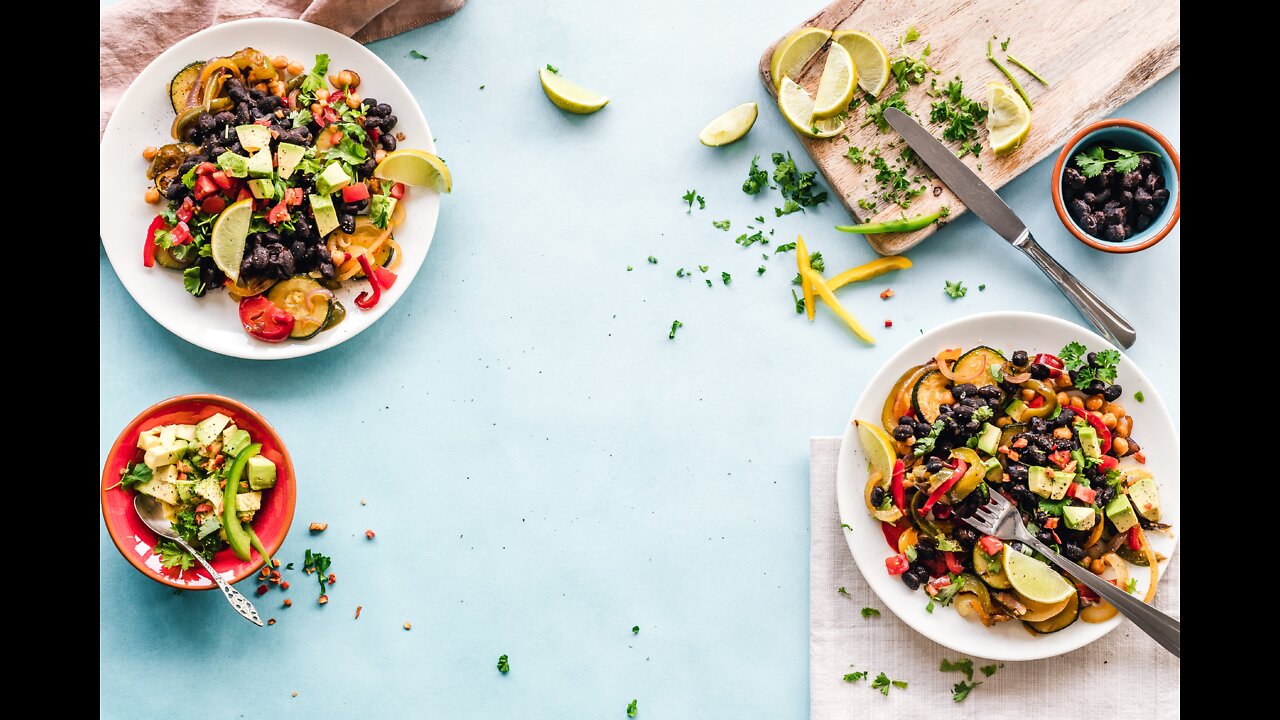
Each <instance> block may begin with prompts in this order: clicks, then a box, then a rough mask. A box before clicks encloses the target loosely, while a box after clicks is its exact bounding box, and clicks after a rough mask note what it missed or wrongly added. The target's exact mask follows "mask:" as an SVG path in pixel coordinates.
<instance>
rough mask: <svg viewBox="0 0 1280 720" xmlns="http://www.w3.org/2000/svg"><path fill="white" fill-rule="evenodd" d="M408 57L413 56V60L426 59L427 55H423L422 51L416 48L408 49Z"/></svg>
mask: <svg viewBox="0 0 1280 720" xmlns="http://www.w3.org/2000/svg"><path fill="white" fill-rule="evenodd" d="M409 57H411V58H413V59H415V60H426V59H427V56H426V55H423V54H422V53H420V52H418V51H417V50H410V51H409Z"/></svg>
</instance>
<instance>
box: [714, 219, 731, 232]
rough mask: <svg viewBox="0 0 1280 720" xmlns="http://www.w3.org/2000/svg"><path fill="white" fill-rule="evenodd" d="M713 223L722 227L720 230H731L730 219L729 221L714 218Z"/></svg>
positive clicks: (719, 227) (717, 226)
mask: <svg viewBox="0 0 1280 720" xmlns="http://www.w3.org/2000/svg"><path fill="white" fill-rule="evenodd" d="M711 224H712V225H713V226H714V227H716V228H718V229H720V230H725V231H728V230H729V221H728V220H712V221H711Z"/></svg>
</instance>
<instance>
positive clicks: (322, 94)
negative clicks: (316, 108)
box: [316, 88, 329, 103]
mask: <svg viewBox="0 0 1280 720" xmlns="http://www.w3.org/2000/svg"><path fill="white" fill-rule="evenodd" d="M316 100H319V101H320V102H322V103H323V102H329V91H328V90H325V89H324V88H320V89H319V90H317V91H316Z"/></svg>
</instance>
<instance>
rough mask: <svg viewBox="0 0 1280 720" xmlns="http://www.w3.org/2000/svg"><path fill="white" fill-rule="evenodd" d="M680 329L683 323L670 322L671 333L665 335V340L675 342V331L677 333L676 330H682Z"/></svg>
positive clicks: (677, 321)
mask: <svg viewBox="0 0 1280 720" xmlns="http://www.w3.org/2000/svg"><path fill="white" fill-rule="evenodd" d="M682 327H684V323H682V322H680V321H679V320H672V321H671V332H670V333H668V334H667V339H668V340H675V339H676V331H677V330H679V329H680V328H682Z"/></svg>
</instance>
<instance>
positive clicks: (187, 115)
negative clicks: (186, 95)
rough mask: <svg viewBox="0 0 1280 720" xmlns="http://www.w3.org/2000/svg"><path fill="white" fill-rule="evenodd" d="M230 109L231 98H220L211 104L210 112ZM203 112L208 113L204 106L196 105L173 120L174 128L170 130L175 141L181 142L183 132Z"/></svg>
mask: <svg viewBox="0 0 1280 720" xmlns="http://www.w3.org/2000/svg"><path fill="white" fill-rule="evenodd" d="M229 107H231V98H228V97H220V98H217V99H215V100H214V101H213V102H212V103H210V104H209V110H208V112H211V113H218V112H222V111H223V110H226V109H227V108H229ZM203 112H206V111H205V109H204V106H203V105H196V106H194V107H189V108H187V109H186V110H183V111H182V114H180V115H178V116H177V117H176V118H174V119H173V127H172V128H170V134H172V135H173V137H174V139H175V140H181V139H182V133H183V131H185V130H186V129H187V126H188V125H190V124H191V123H193V122H195V121H196V120H197V119H198V118H199V117H200V114H201V113H203Z"/></svg>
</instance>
